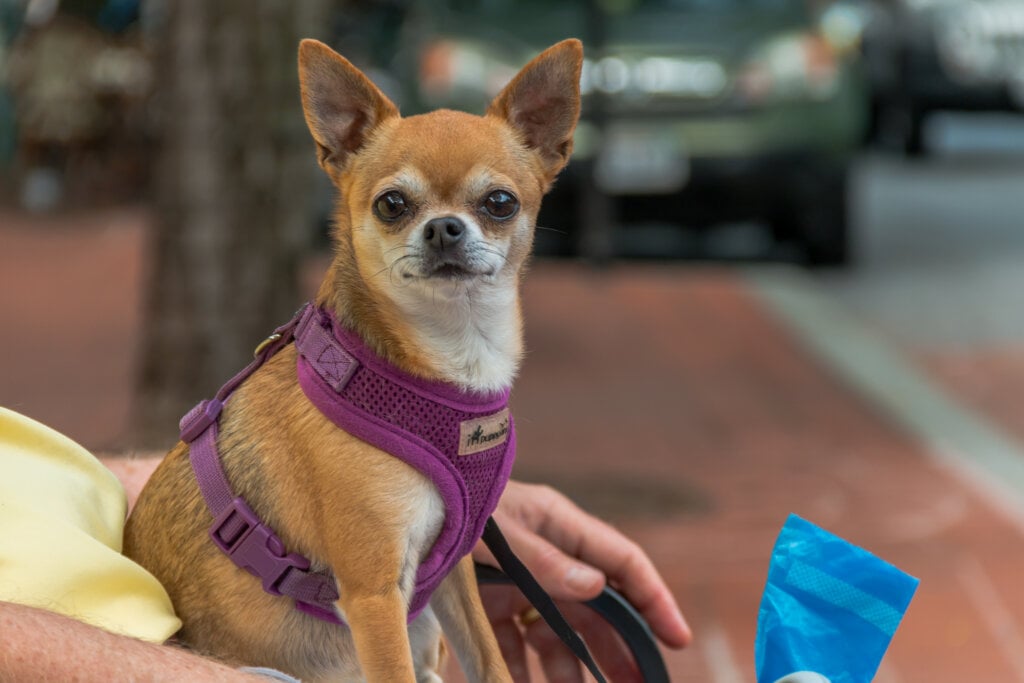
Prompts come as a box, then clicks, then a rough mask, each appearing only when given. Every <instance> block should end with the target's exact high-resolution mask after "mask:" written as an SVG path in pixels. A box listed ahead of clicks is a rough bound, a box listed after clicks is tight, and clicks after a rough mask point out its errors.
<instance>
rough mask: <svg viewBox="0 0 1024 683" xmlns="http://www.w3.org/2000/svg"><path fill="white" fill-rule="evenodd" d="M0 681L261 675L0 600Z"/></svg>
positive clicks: (235, 679)
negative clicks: (1, 652) (128, 673)
mask: <svg viewBox="0 0 1024 683" xmlns="http://www.w3.org/2000/svg"><path fill="white" fill-rule="evenodd" d="M0 643H3V648H2V649H3V656H2V657H0V681H79V682H80V683H91V682H95V683H108V681H117V680H124V679H125V675H126V672H130V673H131V679H132V680H135V681H151V682H153V683H158V682H159V681H204V682H206V681H208V682H210V683H214V682H217V683H220V682H223V683H257V682H259V681H263V683H266V680H267V679H265V678H261V677H258V676H254V675H251V674H245V673H241V672H239V671H235V670H234V669H231V668H229V667H227V666H225V665H223V664H220V663H218V662H215V661H213V660H211V659H206V658H204V657H200V656H198V655H195V654H192V653H191V652H187V651H185V650H181V649H179V648H176V647H171V646H167V645H156V644H153V643H147V642H145V641H142V640H136V639H135V638H129V637H127V636H121V635H116V634H113V633H110V632H108V631H104V630H103V629H100V628H97V627H95V626H90V625H88V624H84V623H82V622H80V621H76V620H74V619H71V618H69V617H65V616H63V615H60V614H57V613H55V612H48V611H46V610H42V609H36V608H34V607H26V606H24V605H18V604H14V603H9V602H0Z"/></svg>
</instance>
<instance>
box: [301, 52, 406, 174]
mask: <svg viewBox="0 0 1024 683" xmlns="http://www.w3.org/2000/svg"><path fill="white" fill-rule="evenodd" d="M299 83H300V85H301V88H302V109H303V111H304V112H305V115H306V123H307V124H308V125H309V132H310V133H312V134H313V139H314V140H315V141H316V146H317V158H318V159H319V161H320V166H321V167H322V168H323V169H324V170H325V171H326V172H327V174H328V175H329V176H331V178H336V177H337V174H338V173H340V172H341V170H342V169H343V168H344V166H345V162H346V160H347V159H348V157H349V155H351V154H352V153H353V152H355V151H356V150H358V149H359V148H360V147H362V146H363V143H365V142H366V138H367V136H368V135H369V134H370V132H371V131H372V130H373V129H374V128H376V127H377V125H378V124H380V122H381V121H383V120H384V119H387V118H389V117H392V116H398V108H397V107H396V106H395V105H394V104H392V103H391V100H389V99H388V98H387V97H385V96H384V93H382V92H381V91H380V90H379V89H378V88H377V86H375V85H374V84H373V83H371V82H370V79H368V78H367V77H366V76H365V75H363V72H362V71H360V70H359V69H357V68H356V67H354V66H352V64H351V62H349V61H348V60H347V59H345V58H344V57H342V56H341V55H339V54H338V53H337V52H335V51H334V50H332V49H331V48H329V47H327V46H326V45H324V44H323V43H321V42H320V41H318V40H310V39H306V40H303V41H302V42H301V43H300V44H299Z"/></svg>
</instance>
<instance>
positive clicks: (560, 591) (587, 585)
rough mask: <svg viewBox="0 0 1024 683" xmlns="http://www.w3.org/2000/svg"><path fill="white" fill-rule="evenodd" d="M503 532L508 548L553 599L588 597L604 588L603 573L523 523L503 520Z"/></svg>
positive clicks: (595, 594) (593, 595)
mask: <svg viewBox="0 0 1024 683" xmlns="http://www.w3.org/2000/svg"><path fill="white" fill-rule="evenodd" d="M504 533H505V537H506V538H507V539H508V542H509V545H510V546H512V550H513V551H515V553H516V554H517V555H518V556H519V559H521V560H522V561H523V564H525V565H526V567H527V569H529V570H530V571H531V572H532V573H533V575H534V577H536V579H537V582H538V583H540V585H541V586H542V587H543V588H544V590H546V591H547V592H548V593H549V594H550V595H551V597H553V598H555V599H556V600H573V601H577V602H579V601H583V600H590V599H591V598H595V597H597V596H598V594H600V592H601V589H603V588H604V584H605V582H606V577H605V575H604V573H603V572H601V571H600V570H598V569H595V568H594V567H592V566H590V565H589V564H587V563H585V562H581V561H580V560H578V559H576V558H574V557H572V556H570V555H567V554H566V553H565V552H563V551H562V550H561V549H560V548H558V547H557V546H555V545H552V544H551V542H549V541H548V540H547V539H545V538H543V537H541V536H539V535H538V534H537V533H535V532H533V531H531V530H530V529H529V528H527V527H526V526H525V525H523V524H521V523H517V522H516V521H514V520H506V521H505V528H504Z"/></svg>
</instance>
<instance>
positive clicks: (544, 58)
mask: <svg viewBox="0 0 1024 683" xmlns="http://www.w3.org/2000/svg"><path fill="white" fill-rule="evenodd" d="M582 69H583V44H582V43H581V42H580V41H578V40H576V39H575V38H570V39H569V40H563V41H562V42H560V43H558V44H556V45H554V46H552V47H549V48H548V49H547V50H545V51H544V52H542V53H541V54H540V55H538V56H537V57H536V58H535V59H534V60H533V61H532V62H530V63H529V64H527V65H526V66H525V67H523V70H522V71H520V72H519V73H518V74H517V75H516V77H515V78H513V79H512V82H511V83H509V84H508V85H507V86H505V89H504V90H502V91H501V92H500V93H499V94H498V96H497V97H495V98H494V101H493V102H491V105H490V106H489V107H488V108H487V115H488V116H497V117H500V118H503V119H505V120H506V121H507V122H508V123H509V125H511V126H512V127H513V128H515V129H516V130H517V131H519V133H520V134H521V135H522V137H523V140H524V142H526V144H527V145H528V146H529V147H530V148H532V149H535V150H537V151H538V152H539V153H540V156H541V159H542V160H543V161H544V170H545V172H546V173H547V182H548V183H550V182H551V181H553V180H554V179H555V176H556V175H558V172H559V171H561V170H562V168H563V167H564V166H565V165H566V163H568V161H569V155H570V154H572V134H573V131H574V130H575V129H576V121H577V120H578V119H579V116H580V71H581V70H582Z"/></svg>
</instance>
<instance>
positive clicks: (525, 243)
mask: <svg viewBox="0 0 1024 683" xmlns="http://www.w3.org/2000/svg"><path fill="white" fill-rule="evenodd" d="M582 61H583V50H582V46H581V45H580V42H579V41H577V40H566V41H563V42H561V43H558V44H557V45H555V46H553V47H551V48H549V49H548V50H546V51H545V52H543V53H542V54H541V55H540V56H538V57H537V58H536V59H534V60H533V61H532V62H530V63H529V64H528V65H527V66H526V67H524V68H523V70H522V71H521V72H520V73H519V74H518V75H517V76H516V77H515V78H514V79H513V80H512V81H511V82H510V83H509V84H508V86H506V87H505V89H504V90H503V91H502V92H501V93H500V94H499V95H498V96H497V97H496V98H495V99H494V101H493V102H491V104H490V106H489V107H488V109H487V112H486V114H485V115H484V116H474V115H471V114H465V113H461V112H455V111H450V110H439V111H435V112H431V113H429V114H424V115H420V116H411V117H408V118H402V117H401V116H399V113H398V109H397V108H396V107H395V105H394V104H392V103H391V101H389V100H388V98H387V97H385V96H384V94H383V93H381V92H380V90H378V89H377V87H376V86H374V85H373V83H371V82H370V81H369V79H367V78H366V76H365V75H363V73H362V72H360V71H359V70H358V69H356V68H355V67H354V66H352V64H351V63H349V62H348V61H347V60H346V59H345V58H343V57H341V56H340V55H338V54H337V53H335V52H334V51H333V50H331V49H330V48H329V47H327V46H326V45H324V44H323V43H320V42H317V41H314V40H304V41H303V42H302V44H301V46H300V48H299V76H300V79H301V84H302V103H303V108H304V111H305V116H306V121H307V123H308V124H309V129H310V131H311V132H312V134H313V138H314V140H315V141H316V146H317V151H318V158H319V161H320V165H321V167H323V169H324V171H326V172H327V174H328V176H330V178H331V180H332V181H333V183H334V184H335V186H336V187H337V189H338V191H339V193H340V203H339V209H338V212H337V216H336V223H337V226H336V231H337V234H336V237H337V239H339V240H340V241H341V242H342V243H344V244H345V245H346V249H347V248H348V245H349V244H350V245H351V254H352V256H353V257H354V262H355V263H354V265H355V266H356V267H357V268H358V271H359V273H360V276H361V279H362V280H363V282H364V283H365V285H366V286H367V287H368V288H370V289H371V290H374V291H376V292H378V293H379V294H384V295H386V296H388V298H389V299H392V300H395V299H396V298H397V297H399V296H400V297H405V298H408V297H409V296H410V295H413V296H415V294H416V292H419V293H421V294H422V295H423V296H428V297H437V296H438V294H439V293H440V294H441V295H451V296H454V295H458V294H460V293H461V292H465V291H471V290H472V289H473V288H474V287H478V286H484V285H486V284H488V283H490V284H492V285H493V284H495V283H507V282H508V280H509V276H512V277H513V278H514V276H515V275H516V274H517V273H518V272H519V270H520V267H521V265H522V264H523V262H524V261H525V259H526V257H527V255H528V253H529V251H530V248H531V245H532V243H533V232H534V225H535V221H536V217H537V212H538V210H539V208H540V202H541V197H542V196H543V195H544V193H545V192H547V190H548V188H549V187H550V186H551V183H552V182H553V181H554V178H555V176H556V175H557V174H558V172H559V171H560V170H561V169H562V167H563V166H565V164H566V162H567V161H568V159H569V155H570V153H571V151H572V136H573V130H574V128H575V126H576V121H577V118H578V116H579V107H580V98H579V79H580V69H581V65H582ZM399 290H401V291H399Z"/></svg>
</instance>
